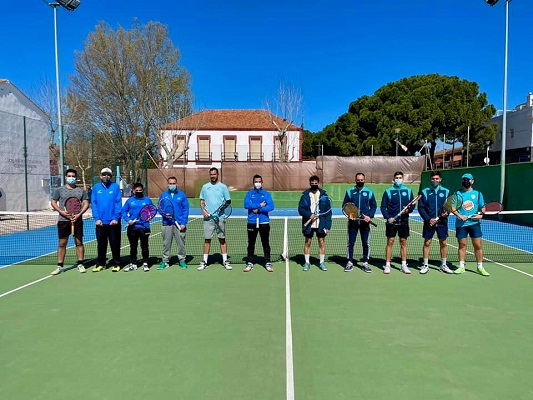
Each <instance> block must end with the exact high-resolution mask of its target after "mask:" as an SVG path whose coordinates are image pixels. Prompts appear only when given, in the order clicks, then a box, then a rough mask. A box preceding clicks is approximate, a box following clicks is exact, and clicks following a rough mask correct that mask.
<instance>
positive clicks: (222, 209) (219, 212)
mask: <svg viewBox="0 0 533 400" xmlns="http://www.w3.org/2000/svg"><path fill="white" fill-rule="evenodd" d="M232 211H233V207H232V206H231V204H230V203H227V202H225V203H224V204H222V205H220V206H219V207H218V208H217V209H216V211H215V212H214V213H213V214H211V215H210V216H209V218H210V219H212V220H213V221H215V222H217V223H218V221H220V220H221V219H223V220H226V219H228V218H229V217H230V216H231V212H232ZM257 218H258V221H259V217H257Z"/></svg>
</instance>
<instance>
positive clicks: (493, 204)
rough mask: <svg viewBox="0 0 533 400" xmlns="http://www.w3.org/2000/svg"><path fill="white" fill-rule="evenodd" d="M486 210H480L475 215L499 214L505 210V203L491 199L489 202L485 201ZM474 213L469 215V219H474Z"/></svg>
mask: <svg viewBox="0 0 533 400" xmlns="http://www.w3.org/2000/svg"><path fill="white" fill-rule="evenodd" d="M484 207H485V212H481V211H480V212H478V213H476V214H474V215H490V216H493V215H498V214H499V213H500V212H502V211H503V204H502V203H500V202H499V201H489V202H488V203H485V206H484ZM474 215H469V216H468V218H467V219H472V217H473V216H474Z"/></svg>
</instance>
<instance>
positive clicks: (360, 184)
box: [355, 182, 365, 188]
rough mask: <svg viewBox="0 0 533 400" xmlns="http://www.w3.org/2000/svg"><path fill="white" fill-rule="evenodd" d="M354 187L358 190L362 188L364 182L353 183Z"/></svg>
mask: <svg viewBox="0 0 533 400" xmlns="http://www.w3.org/2000/svg"><path fill="white" fill-rule="evenodd" d="M355 186H357V187H358V188H362V187H363V186H365V183H364V182H355Z"/></svg>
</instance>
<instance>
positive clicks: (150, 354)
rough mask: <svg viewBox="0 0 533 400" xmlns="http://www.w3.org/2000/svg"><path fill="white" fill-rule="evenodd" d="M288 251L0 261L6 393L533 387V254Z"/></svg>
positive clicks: (528, 391) (465, 394)
mask: <svg viewBox="0 0 533 400" xmlns="http://www.w3.org/2000/svg"><path fill="white" fill-rule="evenodd" d="M293 239H294V241H295V242H298V241H299V240H301V237H294V238H293ZM154 240H155V239H154ZM331 240H334V237H331ZM155 248H157V246H156V245H154V250H155ZM69 251H71V250H69ZM451 251H454V250H451ZM314 252H315V253H316V249H315V250H314ZM123 254H127V249H123ZM356 254H360V247H359V243H357V244H356ZM285 265H286V264H285V262H276V263H275V264H274V268H275V272H274V273H267V272H266V271H265V270H264V269H263V268H261V267H260V266H259V265H256V267H255V269H254V270H253V271H252V272H250V273H243V272H241V269H242V267H243V265H242V264H234V270H232V271H225V270H223V268H222V267H221V266H220V265H219V264H216V263H215V264H213V265H211V266H210V267H209V268H208V269H207V270H206V271H201V272H199V271H196V263H195V262H193V263H190V266H189V269H188V270H185V271H184V270H180V269H179V268H177V267H171V268H169V269H167V270H164V271H157V270H156V269H155V267H153V268H152V270H151V271H150V272H148V273H146V272H143V271H141V270H138V271H134V272H130V273H124V272H118V273H112V272H111V271H110V270H105V271H103V272H101V273H92V272H90V271H88V272H87V273H86V274H80V273H78V272H77V270H70V271H68V272H66V273H64V274H61V275H59V276H56V277H47V276H48V275H47V274H48V273H49V272H50V271H51V270H52V268H53V265H52V264H48V265H38V264H34V265H14V266H11V267H6V268H3V269H0V296H1V297H0V341H1V343H2V351H1V352H0V376H1V377H2V398H5V399H30V398H31V399H72V398H80V399H147V398H149V399H289V398H290V399H292V398H294V399H306V400H312V399H392V398H394V399H400V400H403V399H413V398H416V399H423V398H428V399H458V400H464V399H531V398H533V389H532V388H531V386H530V384H529V380H528V378H529V375H530V367H531V354H533V342H532V341H531V340H530V336H531V334H530V333H531V332H532V331H533V310H532V309H531V299H532V295H531V293H532V290H531V288H532V286H533V275H532V273H533V269H532V266H531V263H516V264H510V263H506V264H505V265H503V264H500V265H497V264H493V263H486V264H485V266H486V268H487V270H488V271H489V272H490V273H491V276H490V277H489V278H484V277H482V276H480V275H478V274H476V273H474V272H472V271H473V270H475V264H474V263H472V262H469V263H468V265H467V268H468V269H469V270H470V271H467V273H465V274H463V275H460V276H457V275H445V274H442V273H439V272H438V271H437V269H436V267H434V268H433V269H432V270H431V272H430V273H429V274H428V275H420V274H418V271H417V270H416V269H414V268H413V274H412V275H410V276H408V275H403V274H401V273H400V272H399V271H398V270H397V269H393V271H392V273H391V275H384V274H383V273H382V272H381V270H380V269H379V268H378V266H379V264H378V263H376V265H373V267H372V269H373V273H372V274H365V273H363V272H361V271H360V270H358V269H356V270H354V271H353V272H351V273H345V272H343V269H342V266H341V265H340V264H339V263H336V262H331V261H330V262H329V263H328V266H329V271H328V272H322V271H319V270H318V268H316V267H314V268H312V269H311V271H309V272H303V271H302V270H301V267H300V265H299V264H297V263H295V262H294V261H291V262H289V265H290V267H289V270H290V271H289V274H288V275H287V270H286V267H285ZM395 265H397V264H395ZM510 268H516V269H518V270H520V271H523V272H525V273H526V274H523V273H520V272H518V271H515V270H512V269H510ZM45 277H47V278H45ZM40 278H45V279H44V280H42V281H39V282H37V283H34V284H33V285H31V286H28V287H25V288H21V289H20V290H18V291H16V292H13V293H11V294H6V293H7V292H8V291H10V290H13V289H16V288H19V287H21V286H22V285H25V284H28V283H31V282H34V281H36V280H38V279H40ZM287 278H288V279H287ZM287 282H289V284H290V302H289V298H287V297H286V288H287ZM287 303H288V304H289V306H290V310H291V319H290V326H291V327H292V336H290V339H292V341H290V342H292V357H291V356H290V354H291V352H290V351H288V349H290V346H289V347H287V346H286V337H287V329H286V326H287V317H288V315H287V314H286V304H287ZM289 332H290V331H289ZM287 359H289V361H290V362H289V363H287ZM288 364H289V365H293V370H292V372H293V376H294V379H293V380H289V382H290V384H289V388H291V387H292V385H291V383H293V385H294V396H293V397H292V396H291V395H290V393H292V390H290V389H289V395H288V394H287V393H288V392H287V373H288V372H290V370H288V369H287V367H286V366H287V365H288ZM289 376H292V374H289Z"/></svg>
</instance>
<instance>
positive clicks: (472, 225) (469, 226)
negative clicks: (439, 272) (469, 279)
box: [453, 174, 490, 276]
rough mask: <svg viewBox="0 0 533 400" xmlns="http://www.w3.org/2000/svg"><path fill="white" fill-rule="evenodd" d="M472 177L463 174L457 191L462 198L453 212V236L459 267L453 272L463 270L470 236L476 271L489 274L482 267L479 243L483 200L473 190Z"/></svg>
mask: <svg viewBox="0 0 533 400" xmlns="http://www.w3.org/2000/svg"><path fill="white" fill-rule="evenodd" d="M473 184H474V177H473V176H472V174H464V175H463V177H462V186H463V187H462V189H461V190H460V191H458V192H457V195H458V196H460V197H461V198H462V200H463V202H462V205H461V207H459V208H458V209H457V210H456V211H454V212H453V214H454V215H455V216H456V217H457V218H456V220H455V237H456V238H457V241H458V243H459V250H458V252H459V268H457V269H456V270H455V271H453V272H454V273H455V274H462V273H464V272H465V259H466V244H467V238H468V236H470V238H471V240H472V246H474V255H475V257H476V261H477V272H478V273H479V274H481V275H483V276H490V274H489V273H488V272H487V271H486V270H485V268H484V267H483V248H482V245H481V240H482V239H481V238H482V233H481V219H482V218H483V214H484V213H485V200H484V199H483V194H482V193H481V192H480V191H478V190H474V188H473V187H472V185H473Z"/></svg>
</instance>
